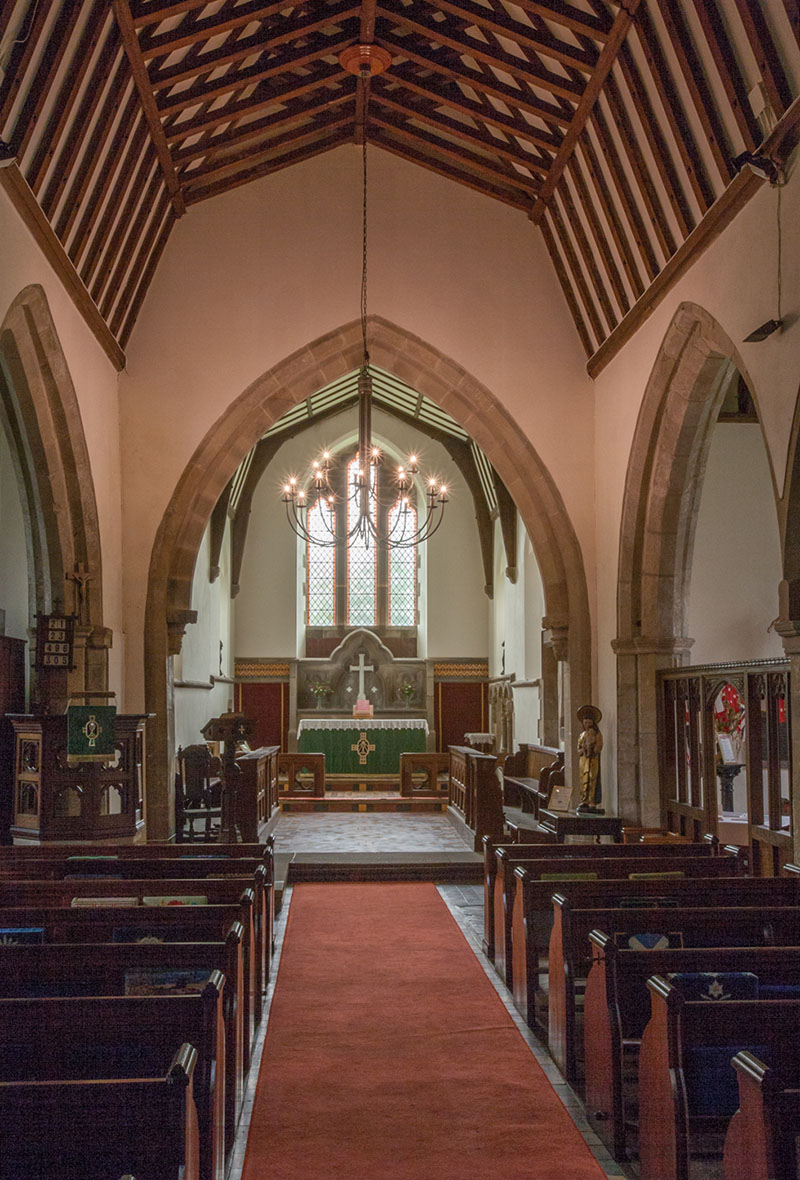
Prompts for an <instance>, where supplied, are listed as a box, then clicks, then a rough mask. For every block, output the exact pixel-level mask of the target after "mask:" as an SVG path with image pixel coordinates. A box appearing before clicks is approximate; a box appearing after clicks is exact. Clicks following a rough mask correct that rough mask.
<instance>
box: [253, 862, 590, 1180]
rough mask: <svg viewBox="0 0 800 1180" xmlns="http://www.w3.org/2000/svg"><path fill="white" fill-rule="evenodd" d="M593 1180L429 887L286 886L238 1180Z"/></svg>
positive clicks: (581, 1148) (571, 1132)
mask: <svg viewBox="0 0 800 1180" xmlns="http://www.w3.org/2000/svg"><path fill="white" fill-rule="evenodd" d="M488 1175H493V1176H498V1177H502V1178H503V1180H523V1178H524V1180H602V1177H603V1176H604V1173H603V1171H602V1169H601V1168H600V1166H599V1164H598V1163H597V1162H596V1161H595V1159H594V1158H593V1156H592V1155H591V1153H590V1152H589V1149H588V1147H587V1146H586V1145H585V1143H584V1142H583V1140H582V1139H581V1137H580V1135H579V1134H578V1132H577V1130H576V1129H575V1126H574V1124H573V1123H572V1121H571V1119H570V1118H569V1116H568V1114H567V1113H566V1111H565V1109H564V1107H563V1106H562V1105H561V1103H560V1102H559V1100H558V1098H557V1097H556V1095H555V1094H554V1093H553V1091H552V1088H551V1086H550V1084H549V1082H548V1081H547V1079H546V1078H545V1076H544V1074H543V1073H542V1071H541V1069H540V1068H539V1066H538V1065H537V1064H536V1062H535V1060H534V1059H533V1057H532V1056H531V1053H530V1051H529V1050H528V1049H527V1048H526V1046H525V1044H524V1042H523V1040H522V1038H521V1037H520V1035H519V1033H518V1032H517V1030H516V1029H515V1027H514V1025H513V1024H512V1022H511V1020H510V1018H509V1016H508V1013H507V1012H506V1011H505V1009H504V1008H503V1005H502V1004H501V1002H500V1000H499V998H498V996H497V994H496V992H495V991H494V989H493V988H492V986H491V984H490V983H489V981H488V979H487V978H486V977H485V975H484V973H483V970H482V969H481V966H480V964H479V963H478V961H477V960H476V958H475V956H474V954H473V952H472V951H471V950H470V948H469V946H468V945H467V943H466V941H465V940H464V937H463V935H462V934H461V932H460V930H459V929H458V927H457V925H456V924H455V922H454V921H453V919H452V917H451V916H450V914H449V912H448V910H447V907H446V906H445V904H444V902H443V901H442V899H441V898H440V897H439V895H438V893H437V892H436V888H435V886H433V885H417V884H414V885H405V884H402V885H377V884H366V885H349V884H347V885H336V884H334V885H297V886H296V887H295V889H294V893H293V897H292V903H291V909H290V911H289V921H288V927H287V931H286V939H285V942H284V947H283V955H282V958H281V964H280V971H279V975H278V983H277V987H276V992H275V998H274V1000H273V1004H272V1012H271V1016H270V1022H269V1027H268V1030H267V1037H266V1044H265V1047H264V1056H263V1060H262V1065H261V1076H260V1079H259V1083H258V1090H257V1093H256V1097H255V1105H254V1109H253V1114H252V1120H251V1124H250V1136H249V1140H248V1146H247V1157H246V1160H245V1166H244V1172H243V1176H244V1180H345V1178H347V1180H384V1178H385V1180H479V1178H480V1180H483V1178H484V1177H486V1176H488Z"/></svg>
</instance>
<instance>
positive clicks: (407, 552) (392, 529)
mask: <svg viewBox="0 0 800 1180" xmlns="http://www.w3.org/2000/svg"><path fill="white" fill-rule="evenodd" d="M416 528H417V513H416V509H414V508H413V507H412V506H411V505H410V504H406V503H405V501H401V500H398V502H397V503H396V504H395V505H394V507H393V508H392V509H391V511H390V513H389V536H390V537H391V538H392V539H393V540H395V541H397V540H401V539H402V538H403V537H411V536H413V535H414V533H415V532H416ZM416 622H417V550H416V548H415V546H413V545H411V546H409V548H408V549H390V550H389V626H390V627H413V626H415V625H416Z"/></svg>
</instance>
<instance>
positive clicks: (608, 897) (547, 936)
mask: <svg viewBox="0 0 800 1180" xmlns="http://www.w3.org/2000/svg"><path fill="white" fill-rule="evenodd" d="M714 859H716V858H714ZM708 863H709V864H710V863H713V861H709V862H708ZM514 873H515V876H516V877H517V882H516V890H515V893H514V912H513V915H512V923H513V933H512V940H511V951H512V976H513V996H514V1005H515V1007H516V1008H517V1009H518V1011H519V1012H520V1013H521V1014H522V1016H523V1017H525V1019H526V1020H527V1022H528V1024H529V1025H530V1027H531V1028H533V1029H534V1030H535V1031H536V1032H537V1033H538V1034H539V1035H541V1036H543V1037H544V1038H545V1039H546V1038H547V1035H548V1032H547V1022H546V1021H545V1023H544V1024H541V1023H540V1022H539V1021H538V1017H537V1012H536V999H537V996H539V997H540V996H541V987H540V975H541V974H542V973H547V972H548V966H547V965H546V964H547V962H548V956H549V955H550V954H552V952H553V945H552V941H551V935H552V932H553V929H554V925H555V923H556V921H559V922H560V921H561V916H560V915H559V913H558V911H557V910H554V906H553V899H554V896H555V895H556V894H558V895H559V896H560V897H561V899H562V904H563V903H564V902H566V901H568V902H569V903H570V904H571V906H573V907H574V908H575V909H579V908H583V909H587V910H588V909H594V908H597V907H606V909H609V910H614V909H616V908H617V907H618V906H619V905H620V903H621V902H623V901H624V902H625V904H626V905H627V904H630V903H631V901H632V900H634V899H637V898H641V899H642V904H643V905H646V904H647V899H653V898H655V899H658V898H661V897H666V896H669V897H670V898H672V899H674V900H676V901H677V902H678V903H679V905H681V906H695V905H697V904H700V903H703V902H706V903H707V904H708V905H709V906H714V905H726V906H730V905H737V904H739V902H740V901H741V903H742V904H744V905H747V904H751V905H756V904H761V903H763V904H765V905H770V906H784V905H789V906H791V905H800V889H799V888H798V883H797V879H794V880H792V879H789V878H777V877H771V878H768V879H767V878H752V877H718V878H714V877H705V878H703V879H702V881H701V882H698V880H697V879H696V878H693V877H687V878H684V879H681V878H674V879H670V880H667V881H663V880H662V881H659V880H636V881H631V880H608V879H607V880H602V881H559V882H557V883H556V882H553V881H539V880H537V879H536V876H535V875H533V874H531V873H530V872H529V871H528V868H527V867H526V866H525V865H517V867H516V869H515V870H514ZM750 899H752V900H750ZM654 904H655V903H654ZM594 926H597V927H598V929H607V928H608V927H607V926H606V925H604V923H603V922H602V921H599V920H598V921H596V922H593V923H592V925H591V926H589V928H588V929H587V930H586V931H585V933H584V934H583V938H584V942H583V944H582V946H583V949H584V950H586V951H587V952H588V941H587V940H588V937H589V931H590V930H591V929H593V927H594ZM557 953H559V954H560V949H559V950H558V952H557ZM543 964H544V965H543ZM549 968H550V970H551V971H556V972H558V973H560V972H561V971H563V965H562V964H561V963H560V962H559V964H558V965H555V966H554V965H553V963H550V964H549ZM551 985H552V981H551Z"/></svg>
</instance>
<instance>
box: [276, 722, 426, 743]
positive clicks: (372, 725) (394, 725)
mask: <svg viewBox="0 0 800 1180" xmlns="http://www.w3.org/2000/svg"><path fill="white" fill-rule="evenodd" d="M309 729H422V730H424V731H425V736H426V737H427V736H428V722H427V721H426V720H425V718H424V717H304V718H303V719H302V720H301V721H299V722H298V723H297V737H298V740H299V738H300V735H301V734H302V733H304V732H305V731H306V730H309Z"/></svg>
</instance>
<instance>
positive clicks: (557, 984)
mask: <svg viewBox="0 0 800 1180" xmlns="http://www.w3.org/2000/svg"><path fill="white" fill-rule="evenodd" d="M553 909H554V921H553V932H552V935H551V937H550V960H549V974H548V983H549V987H548V1007H547V1015H548V1037H547V1044H548V1049H549V1051H550V1055H551V1056H552V1058H553V1060H554V1061H555V1063H556V1065H557V1066H558V1067H559V1069H560V1070H561V1071H562V1073H563V1074H564V1076H565V1077H566V1079H567V1081H568V1082H569V1083H570V1084H571V1085H575V1084H576V1083H577V1082H578V1049H579V1029H578V1022H577V1016H578V997H579V993H580V992H582V990H583V987H584V985H585V981H586V978H587V975H588V972H589V965H590V953H591V944H590V942H589V934H590V932H591V931H592V930H595V929H597V930H605V931H609V932H611V933H612V934H613V933H616V932H620V933H625V932H627V933H638V934H644V933H663V931H664V928H665V925H666V926H668V927H669V931H670V932H673V931H674V932H680V934H681V935H682V937H683V942H684V945H685V946H696V947H702V946H706V947H709V946H710V947H713V946H717V947H726V946H732V945H737V944H738V945H739V946H768V945H781V944H785V945H788V946H792V945H794V944H795V943H796V942H797V932H798V929H799V928H800V927H799V926H798V923H800V906H790V905H784V906H774V907H767V906H763V905H762V906H758V905H754V906H737V905H736V904H735V902H733V900H732V902H731V904H730V905H727V906H726V905H725V904H724V901H723V902H722V903H718V904H717V905H715V906H714V907H708V906H692V905H691V904H690V905H689V906H686V907H679V908H673V907H670V908H663V907H658V906H657V907H648V908H633V907H631V908H624V909H623V908H620V907H618V906H614V907H613V908H610V909H609V908H607V909H577V908H574V907H573V906H571V905H570V903H569V902H567V900H566V898H564V897H561V896H559V895H558V894H556V895H555V896H554V898H553Z"/></svg>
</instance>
